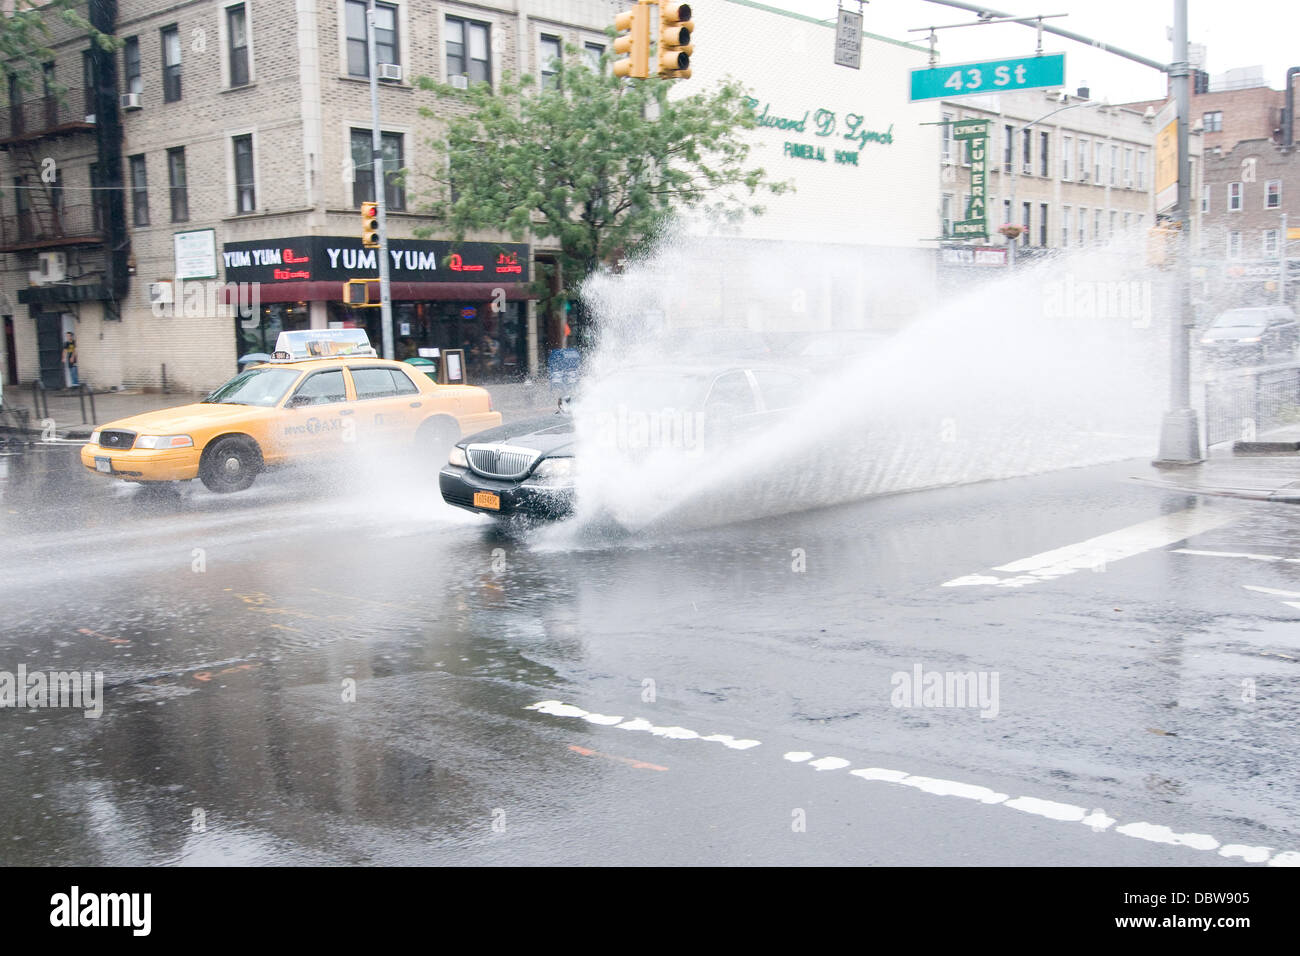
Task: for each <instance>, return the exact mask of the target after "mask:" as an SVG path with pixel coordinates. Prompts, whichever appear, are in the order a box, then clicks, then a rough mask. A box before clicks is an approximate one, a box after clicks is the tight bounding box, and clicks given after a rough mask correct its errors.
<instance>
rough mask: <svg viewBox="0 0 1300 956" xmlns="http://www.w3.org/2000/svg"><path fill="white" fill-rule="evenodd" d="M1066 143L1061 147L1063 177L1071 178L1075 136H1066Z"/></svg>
mask: <svg viewBox="0 0 1300 956" xmlns="http://www.w3.org/2000/svg"><path fill="white" fill-rule="evenodd" d="M1064 143H1065V145H1064V146H1063V147H1062V148H1061V178H1062V179H1069V178H1070V156H1071V155H1072V154H1073V152H1074V137H1073V136H1066V137H1065V139H1064Z"/></svg>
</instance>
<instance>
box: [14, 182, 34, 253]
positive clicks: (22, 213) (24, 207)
mask: <svg viewBox="0 0 1300 956" xmlns="http://www.w3.org/2000/svg"><path fill="white" fill-rule="evenodd" d="M14 209H15V210H16V211H17V213H18V235H19V236H20V237H22V238H24V239H26V238H28V237H29V236H31V234H32V231H33V229H32V206H31V201H30V197H29V196H28V195H27V177H26V176H15V177H14Z"/></svg>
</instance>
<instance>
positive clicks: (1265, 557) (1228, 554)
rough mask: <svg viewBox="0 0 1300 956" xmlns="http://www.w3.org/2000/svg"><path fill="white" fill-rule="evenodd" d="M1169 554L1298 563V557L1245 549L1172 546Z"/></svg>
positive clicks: (1299, 562)
mask: <svg viewBox="0 0 1300 956" xmlns="http://www.w3.org/2000/svg"><path fill="white" fill-rule="evenodd" d="M1169 553H1170V554H1195V555H1199V556H1200V557H1203V558H1245V559H1246V560H1247V561H1281V562H1284V563H1287V564H1300V558H1284V557H1282V556H1281V555H1280V554H1250V553H1248V552H1246V551H1200V550H1198V549H1196V548H1174V549H1172V550H1171V551H1170V552H1169Z"/></svg>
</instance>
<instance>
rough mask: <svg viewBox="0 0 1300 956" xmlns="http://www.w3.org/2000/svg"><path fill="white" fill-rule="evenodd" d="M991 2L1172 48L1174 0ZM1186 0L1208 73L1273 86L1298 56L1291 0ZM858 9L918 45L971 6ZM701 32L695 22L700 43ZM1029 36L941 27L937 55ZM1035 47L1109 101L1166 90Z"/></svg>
mask: <svg viewBox="0 0 1300 956" xmlns="http://www.w3.org/2000/svg"><path fill="white" fill-rule="evenodd" d="M762 2H765V3H767V4H768V5H770V6H776V7H781V8H784V9H787V10H793V11H796V12H798V13H803V14H806V15H808V16H813V17H816V18H817V19H819V20H821V19H824V20H833V19H834V18H835V15H836V9H837V7H838V6H839V4H838V3H837V2H836V0H762ZM971 2H976V3H978V2H981V0H971ZM844 6H845V7H847V8H848V9H850V10H856V9H858V4H857V3H856V2H855V0H844ZM993 7H994V9H995V10H998V11H999V12H1001V13H1013V14H1016V15H1017V16H1029V15H1033V14H1038V13H1042V14H1053V13H1066V14H1069V16H1066V17H1059V18H1056V19H1054V20H1053V21H1050V22H1052V23H1054V24H1055V25H1057V26H1061V27H1064V28H1065V29H1068V30H1073V31H1074V32H1075V33H1082V34H1083V35H1085V36H1089V37H1094V38H1096V39H1098V40H1102V41H1103V42H1105V43H1108V44H1111V45H1114V46H1119V47H1123V48H1124V49H1126V50H1130V51H1132V52H1134V53H1139V54H1141V55H1143V56H1146V57H1150V58H1151V59H1153V60H1158V61H1160V62H1162V63H1164V62H1168V61H1169V60H1170V59H1171V58H1172V55H1173V46H1172V44H1171V43H1170V42H1169V39H1168V33H1167V28H1169V27H1172V26H1173V19H1174V0H1036V2H1033V3H1031V2H1029V0H997V2H995V3H994V5H993ZM1188 7H1189V13H1188V37H1189V39H1190V40H1191V42H1193V43H1203V44H1205V46H1206V64H1205V68H1206V69H1207V70H1208V71H1209V73H1210V75H1211V76H1214V75H1216V74H1219V73H1223V72H1225V71H1227V70H1229V69H1232V68H1234V67H1239V66H1255V65H1257V64H1258V65H1261V66H1263V68H1264V79H1265V80H1266V81H1267V83H1268V85H1269V86H1271V87H1272V88H1273V89H1281V88H1282V83H1283V81H1284V79H1285V76H1286V70H1287V67H1290V66H1300V41H1298V38H1300V3H1297V0H1190V3H1188ZM701 12H703V11H701ZM863 16H864V20H863V29H864V30H866V31H867V32H868V33H876V34H879V35H882V36H887V37H890V38H893V39H899V40H911V41H914V42H917V43H920V44H921V45H925V43H926V37H927V34H925V33H909V32H908V31H909V29H910V28H912V27H928V26H932V25H934V26H942V25H944V24H950V23H969V22H972V21H973V20H975V19H976V15H975V14H974V13H970V12H968V11H965V10H962V9H959V8H956V7H949V6H945V5H943V4H939V3H929V2H926V0H872V2H871V3H868V4H866V5H865V6H864V8H863ZM700 26H701V30H702V31H703V30H707V29H708V27H707V25H706V24H705V23H703V22H701V24H700ZM704 38H705V34H704V33H703V32H701V34H700V40H701V51H703V49H704V48H703V45H702V44H703V42H704ZM1034 44H1035V36H1034V31H1033V30H1032V29H1031V28H1029V27H1024V26H1021V25H1019V24H1014V23H1007V24H989V25H987V26H977V27H964V28H962V29H959V30H940V31H939V55H940V61H939V62H940V64H941V65H942V64H944V63H962V62H965V61H970V60H986V59H1002V58H1007V57H1012V56H1019V55H1028V54H1032V53H1033V52H1034ZM1043 49H1044V51H1045V52H1048V53H1060V52H1064V53H1065V55H1066V56H1065V78H1066V85H1067V86H1068V87H1069V88H1070V89H1071V90H1073V89H1075V88H1076V87H1079V86H1082V85H1084V84H1085V83H1086V84H1087V85H1088V86H1089V87H1090V88H1091V91H1092V95H1093V97H1095V98H1098V99H1101V98H1105V99H1109V100H1110V101H1111V102H1112V103H1121V102H1125V101H1134V100H1145V99H1156V98H1159V97H1162V96H1164V95H1165V81H1164V76H1163V74H1161V73H1158V72H1156V71H1155V70H1152V69H1149V68H1148V67H1145V66H1141V65H1139V64H1137V63H1133V62H1131V61H1129V60H1123V59H1120V58H1119V57H1116V56H1113V55H1110V54H1107V53H1101V52H1099V51H1096V50H1093V49H1090V48H1089V47H1086V46H1084V45H1083V44H1081V43H1075V42H1074V41H1072V40H1067V39H1065V38H1064V37H1054V36H1051V35H1050V34H1045V35H1044V37H1043ZM1297 86H1300V79H1298V80H1297Z"/></svg>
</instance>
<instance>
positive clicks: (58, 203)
mask: <svg viewBox="0 0 1300 956" xmlns="http://www.w3.org/2000/svg"><path fill="white" fill-rule="evenodd" d="M50 208H51V209H53V210H54V215H55V217H56V219H58V220H61V219H62V217H63V213H64V212H65V211H66V209H67V207H66V206H64V204H63V170H62V169H60V168H58V167H57V166H56V167H55V169H54V181H53V182H51V183H50ZM60 225H62V223H61V222H60Z"/></svg>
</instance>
